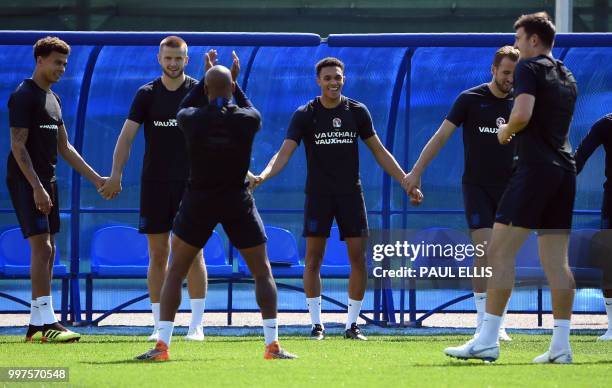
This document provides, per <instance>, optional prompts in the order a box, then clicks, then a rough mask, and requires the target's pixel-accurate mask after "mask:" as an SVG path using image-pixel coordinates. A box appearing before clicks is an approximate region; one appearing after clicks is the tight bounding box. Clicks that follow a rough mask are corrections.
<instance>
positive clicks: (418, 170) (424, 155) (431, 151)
mask: <svg viewBox="0 0 612 388" xmlns="http://www.w3.org/2000/svg"><path fill="white" fill-rule="evenodd" d="M455 129H457V127H456V126H455V124H453V123H452V122H450V121H448V120H444V121H443V122H442V124H441V125H440V128H438V130H437V131H436V133H435V134H434V135H433V136H432V137H431V139H429V141H428V142H427V144H426V145H425V147H423V150H422V151H421V155H420V156H419V159H417V161H416V163H415V164H414V167H412V170H411V171H410V172H409V173H408V175H406V177H405V178H404V181H403V184H402V186H404V189H406V191H408V192H412V190H413V189H414V188H419V189H420V188H421V176H422V175H423V172H425V169H426V168H427V166H428V165H429V163H431V161H432V160H433V159H434V158H435V157H436V155H438V153H439V152H440V150H441V149H442V147H444V145H445V144H446V142H447V141H448V139H449V138H450V136H451V135H452V134H453V132H454V131H455Z"/></svg>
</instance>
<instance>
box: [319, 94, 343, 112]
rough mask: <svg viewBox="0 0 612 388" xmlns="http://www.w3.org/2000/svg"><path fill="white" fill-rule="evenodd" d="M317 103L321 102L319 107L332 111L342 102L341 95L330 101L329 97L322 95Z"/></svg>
mask: <svg viewBox="0 0 612 388" xmlns="http://www.w3.org/2000/svg"><path fill="white" fill-rule="evenodd" d="M319 101H320V102H321V105H323V107H324V108H327V109H334V108H335V107H337V106H338V105H340V103H341V102H342V95H340V96H338V98H334V99H331V98H329V97H326V96H325V94H322V95H321V96H319Z"/></svg>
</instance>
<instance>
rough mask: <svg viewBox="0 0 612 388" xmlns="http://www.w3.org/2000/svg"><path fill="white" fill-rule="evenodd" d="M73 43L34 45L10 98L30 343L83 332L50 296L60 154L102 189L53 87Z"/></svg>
mask: <svg viewBox="0 0 612 388" xmlns="http://www.w3.org/2000/svg"><path fill="white" fill-rule="evenodd" d="M69 54H70V46H68V44H67V43H66V42H64V41H62V40H61V39H59V38H56V37H46V38H43V39H40V40H38V41H37V42H36V44H35V45H34V60H35V61H36V67H35V69H34V74H33V75H32V78H27V79H25V80H24V81H23V82H22V83H21V84H20V85H19V86H18V87H17V89H16V90H15V91H14V92H13V93H12V94H11V96H10V99H9V101H8V111H9V125H10V128H11V152H10V153H9V156H8V161H7V177H6V179H7V187H8V191H9V194H10V197H11V201H12V203H13V207H14V208H15V214H16V216H17V220H18V221H19V226H20V227H21V231H22V233H23V236H24V238H27V239H28V243H29V244H30V248H31V258H30V267H31V268H30V273H31V279H32V300H31V309H30V325H29V327H28V331H27V334H26V338H25V340H26V341H27V342H31V341H37V340H40V341H42V342H74V341H78V340H79V339H80V334H78V333H74V332H72V331H70V330H67V329H66V328H65V327H63V326H62V325H61V324H59V323H58V322H57V318H56V317H55V312H54V310H53V301H52V299H51V281H52V279H53V262H54V260H55V254H56V248H55V235H56V233H57V232H59V229H60V216H59V206H60V201H59V193H58V190H57V186H58V185H57V178H56V176H55V167H56V164H57V154H58V153H59V154H60V155H61V156H62V157H63V158H64V160H66V162H68V164H70V166H71V167H72V168H74V169H75V170H76V171H77V172H79V174H81V175H82V176H84V177H85V178H87V180H89V181H90V182H91V183H93V184H94V185H95V186H96V188H100V187H101V186H102V185H103V184H104V181H105V178H102V177H100V176H99V175H98V174H97V173H96V172H95V171H94V170H93V169H92V168H91V167H90V166H89V165H88V164H87V163H86V162H85V161H84V160H83V158H82V157H81V155H79V153H78V152H77V151H76V150H75V149H74V147H73V146H72V144H70V142H69V140H68V133H67V131H66V127H65V126H64V121H63V118H62V108H61V102H60V98H59V96H58V95H57V94H55V93H54V92H53V91H51V86H52V85H53V84H55V83H56V82H58V81H59V80H60V78H61V77H62V75H64V72H65V71H66V65H67V64H68V56H69Z"/></svg>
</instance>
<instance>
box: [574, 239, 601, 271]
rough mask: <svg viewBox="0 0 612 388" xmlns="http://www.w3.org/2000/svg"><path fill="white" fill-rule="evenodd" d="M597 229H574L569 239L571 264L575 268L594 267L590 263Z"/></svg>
mask: <svg viewBox="0 0 612 388" xmlns="http://www.w3.org/2000/svg"><path fill="white" fill-rule="evenodd" d="M598 231H599V230H597V229H577V230H572V232H571V234H570V240H569V251H568V256H569V265H570V267H575V268H587V267H592V266H593V264H592V263H590V250H591V240H592V239H593V236H594V235H595V233H597V232H598Z"/></svg>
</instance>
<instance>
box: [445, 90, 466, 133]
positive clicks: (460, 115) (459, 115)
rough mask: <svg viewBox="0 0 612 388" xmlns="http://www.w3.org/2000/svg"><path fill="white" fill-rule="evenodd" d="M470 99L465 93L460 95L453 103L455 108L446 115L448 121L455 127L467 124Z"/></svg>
mask: <svg viewBox="0 0 612 388" xmlns="http://www.w3.org/2000/svg"><path fill="white" fill-rule="evenodd" d="M468 98H469V97H468V96H467V95H466V94H465V93H461V94H460V95H458V96H457V98H456V99H455V102H454V103H453V106H452V107H451V109H450V111H449V112H448V114H447V115H446V119H447V120H448V121H450V122H451V123H453V124H454V125H455V127H460V126H461V125H462V124H463V123H464V122H465V116H466V113H467V107H468Z"/></svg>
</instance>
